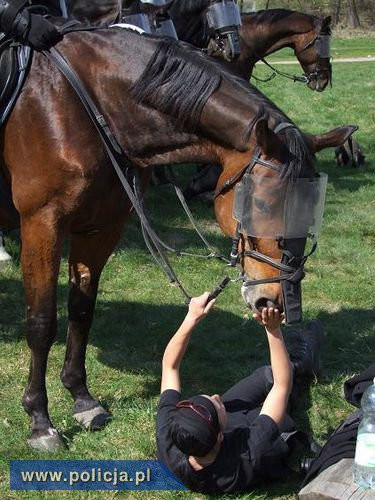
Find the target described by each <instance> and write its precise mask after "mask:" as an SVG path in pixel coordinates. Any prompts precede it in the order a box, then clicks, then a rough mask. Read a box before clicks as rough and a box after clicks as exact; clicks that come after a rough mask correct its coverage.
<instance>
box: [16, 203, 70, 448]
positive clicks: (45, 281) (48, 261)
mask: <svg viewBox="0 0 375 500" xmlns="http://www.w3.org/2000/svg"><path fill="white" fill-rule="evenodd" d="M21 234H22V252H21V262H22V271H23V280H24V287H25V297H26V339H27V343H28V346H29V348H30V350H31V363H30V371H29V381H28V385H27V388H26V390H25V393H24V396H23V398H22V405H23V407H24V409H25V411H26V412H27V413H28V414H29V415H30V416H31V420H32V432H31V438H30V439H29V440H28V444H29V445H30V446H31V447H32V448H36V449H39V450H44V451H56V450H57V449H59V448H62V447H64V443H63V441H62V439H61V437H60V436H59V434H58V433H57V431H56V430H55V429H54V427H53V425H52V423H51V421H50V418H49V415H48V398H47V390H46V380H45V379H46V368H47V359H48V354H49V350H50V347H51V345H52V343H53V340H54V338H55V335H56V288H57V278H58V273H59V265H60V258H61V249H62V241H63V235H62V232H61V231H59V229H58V224H57V221H56V219H55V218H54V217H49V214H46V213H44V214H43V216H42V217H41V216H39V217H38V216H32V217H28V218H27V219H23V220H21Z"/></svg>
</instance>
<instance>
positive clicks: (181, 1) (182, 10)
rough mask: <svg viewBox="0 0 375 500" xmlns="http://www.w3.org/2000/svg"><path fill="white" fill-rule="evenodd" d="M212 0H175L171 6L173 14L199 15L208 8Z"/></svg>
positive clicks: (170, 11)
mask: <svg viewBox="0 0 375 500" xmlns="http://www.w3.org/2000/svg"><path fill="white" fill-rule="evenodd" d="M209 4H210V0H174V1H173V2H172V5H171V6H170V8H169V13H170V15H171V16H172V18H173V17H174V16H184V15H198V14H200V13H201V12H202V11H203V10H205V9H207V7H208V6H209Z"/></svg>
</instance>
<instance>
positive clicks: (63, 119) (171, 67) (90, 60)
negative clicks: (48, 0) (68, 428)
mask: <svg viewBox="0 0 375 500" xmlns="http://www.w3.org/2000/svg"><path fill="white" fill-rule="evenodd" d="M134 47H137V50H136V53H135V51H134ZM58 50H59V51H61V53H62V54H63V56H64V58H65V59H66V60H67V61H69V62H70V64H71V65H72V66H73V68H74V69H75V71H76V72H77V73H78V74H79V75H80V78H81V79H82V81H83V83H84V85H85V87H86V88H87V90H88V92H89V93H90V94H91V96H92V97H93V99H94V100H95V101H96V102H97V103H98V105H99V107H100V109H101V112H102V113H103V115H104V116H105V118H106V121H107V122H108V124H109V125H110V127H111V129H112V131H113V133H114V136H115V137H116V139H117V141H118V143H119V144H121V146H122V148H123V150H124V151H125V153H126V161H125V163H124V165H123V169H124V172H125V173H127V174H130V173H131V172H134V173H135V174H137V175H138V176H139V177H140V181H141V183H142V186H143V187H145V185H146V181H147V177H148V174H147V170H148V168H149V167H154V166H157V165H166V164H186V163H207V164H212V163H217V164H220V165H222V167H223V172H222V174H221V176H220V179H219V182H218V188H219V189H220V192H219V193H218V196H217V198H216V202H215V212H216V218H217V221H218V223H219V225H220V227H221V228H222V230H223V232H224V233H225V234H226V235H228V236H233V234H234V231H235V226H236V222H235V220H234V219H233V218H232V206H233V197H234V194H233V190H234V186H235V184H236V182H233V179H234V181H236V180H239V179H240V178H241V176H242V174H243V173H244V171H245V169H246V168H247V166H248V165H249V162H255V163H254V165H253V166H254V173H255V174H257V175H259V176H265V177H267V176H270V175H271V176H276V178H277V176H279V177H280V179H281V178H283V179H288V178H290V179H294V178H299V177H309V178H310V177H314V176H315V171H314V152H315V151H318V150H319V149H321V148H323V147H326V146H327V144H328V143H330V142H331V141H332V140H337V136H340V137H341V138H342V137H343V136H347V135H348V134H350V130H349V129H344V130H340V131H333V132H331V133H330V134H325V135H321V136H314V135H305V134H303V133H302V132H301V131H300V130H299V129H298V128H297V127H296V126H295V125H294V124H293V123H292V122H291V121H290V119H289V118H288V117H287V116H286V115H285V114H284V113H282V112H281V111H280V110H279V109H278V108H277V107H276V106H274V105H273V104H272V103H271V102H270V101H269V100H268V99H267V98H266V97H264V96H263V95H262V94H261V93H260V92H259V91H258V90H256V89H255V88H254V87H251V86H249V85H248V84H247V82H244V81H243V80H241V79H239V78H236V77H235V76H234V75H232V74H230V73H229V72H228V71H225V70H223V69H222V68H221V66H219V65H218V63H217V62H216V61H215V60H213V59H212V58H207V57H205V56H204V54H202V53H201V52H200V51H198V50H196V49H194V48H188V47H186V45H184V44H180V43H176V42H174V41H170V40H166V39H160V38H155V37H152V36H147V35H139V34H136V33H134V32H133V31H131V30H124V29H120V28H111V29H102V30H95V31H86V32H72V33H68V34H66V35H65V36H64V39H63V41H62V42H60V43H59V45H58ZM51 82H53V85H52V84H51ZM285 122H287V124H288V127H287V128H284V129H283V130H282V131H281V132H280V133H278V134H276V133H275V132H274V131H273V129H274V128H275V127H276V126H278V124H281V123H285ZM73 129H74V134H73V133H72V130H73ZM1 133H2V141H1V147H2V150H1V157H2V161H1V163H0V165H1V169H2V170H3V171H4V173H5V176H6V178H7V179H9V185H10V189H11V193H12V199H13V202H14V207H15V209H16V210H17V212H18V214H19V219H20V227H21V239H22V251H21V265H22V273H23V282H24V289H25V300H26V338H27V343H28V346H29V348H30V351H31V363H30V372H29V381H28V385H27V388H26V390H25V393H24V396H23V399H22V403H23V406H24V409H25V411H26V412H27V413H28V414H29V415H30V417H31V421H32V430H31V438H30V439H29V444H30V446H32V447H34V448H37V449H41V450H48V451H52V450H56V449H58V448H59V447H61V446H63V441H62V438H61V437H60V435H59V433H58V432H57V430H56V429H55V428H54V426H53V424H52V422H51V420H50V417H49V413H48V398H47V390H46V385H45V376H46V367H47V360H48V354H49V351H50V348H51V346H52V344H53V341H54V338H55V335H56V323H57V317H56V301H57V298H56V291H57V280H58V274H59V267H60V260H61V254H62V249H63V242H64V240H65V239H67V238H69V239H70V251H69V281H70V290H69V299H68V332H67V349H66V356H65V361H64V365H63V368H62V372H61V380H62V383H63V384H64V386H65V387H66V388H67V389H68V390H69V391H70V393H71V395H72V397H73V400H74V409H73V413H74V416H75V418H76V419H77V421H78V422H80V423H82V424H83V425H84V426H86V427H87V428H91V429H95V428H100V427H102V426H103V425H104V424H105V422H106V421H107V419H108V416H109V415H108V413H107V411H106V410H105V409H104V408H103V407H102V406H101V405H100V403H99V402H98V401H97V400H96V399H95V398H94V397H93V396H92V395H91V394H90V392H89V389H88V387H87V384H86V370H85V353H86V346H87V343H88V335H89V330H90V326H91V323H92V320H93V315H94V309H95V302H96V296H97V291H98V283H99V278H100V275H101V272H102V269H103V267H104V266H105V264H106V262H107V260H108V258H109V256H110V255H111V253H112V251H113V249H114V247H115V245H116V244H117V242H118V240H119V237H120V234H121V232H122V229H123V227H124V224H125V222H126V220H127V219H128V217H129V215H130V213H131V204H130V202H129V199H128V198H127V196H126V195H125V194H124V191H123V189H122V187H121V185H120V182H119V180H118V178H117V177H116V175H115V173H114V171H113V169H112V166H111V164H110V162H109V160H108V157H107V154H106V151H105V148H104V146H103V144H102V143H101V141H100V139H99V137H98V134H97V132H96V130H95V128H94V126H93V124H92V122H91V121H90V119H89V117H88V115H87V113H86V112H85V110H84V108H83V106H82V104H81V102H80V101H79V99H78V98H77V96H76V94H75V92H74V91H73V90H72V88H71V86H70V85H69V83H68V82H67V80H66V79H65V78H64V76H63V75H62V74H61V73H60V72H59V70H58V69H57V67H56V66H55V65H54V64H53V63H52V62H51V61H50V60H49V59H47V58H46V57H45V55H44V54H41V53H35V54H34V58H33V63H32V66H31V69H30V72H29V75H28V78H27V80H26V82H25V85H24V88H23V91H22V93H21V94H20V97H19V99H18V101H17V103H16V105H15V107H14V109H13V111H12V113H11V115H10V117H9V119H8V121H7V123H6V125H5V126H4V128H3V130H2V132H1ZM30 144H32V145H33V147H30ZM265 162H268V164H270V165H271V167H272V168H267V167H265V166H264V163H265ZM26 170H27V178H28V182H27V183H25V181H24V179H25V175H26V174H25V172H26ZM277 171H279V172H277ZM231 179H232V181H231ZM228 182H229V184H228ZM98 200H100V203H98ZM4 215H6V214H4ZM2 217H3V214H2V211H1V210H0V218H1V219H0V228H1V227H3V226H4V225H5V224H7V223H8V221H7V220H5V217H4V219H3V218H2ZM239 248H240V250H241V251H245V250H246V251H248V250H251V249H256V250H257V252H262V254H264V255H266V256H268V257H270V258H272V259H275V262H276V261H278V260H280V257H281V249H280V246H279V244H278V242H277V241H272V240H269V239H262V238H255V239H252V238H246V237H245V236H243V235H242V236H241V238H240V241H239ZM241 266H242V269H243V272H244V273H245V274H246V276H247V277H248V278H252V279H254V278H255V279H257V278H267V277H270V276H274V274H275V271H274V268H273V267H272V265H270V264H269V262H268V263H267V262H264V261H263V262H262V261H259V260H257V259H254V258H252V257H250V256H249V255H248V254H243V256H242V258H241ZM244 298H245V301H246V303H247V305H248V306H249V307H251V308H252V309H254V310H255V309H257V308H258V307H259V308H261V305H262V304H263V303H264V302H265V301H266V302H267V303H273V304H275V306H277V307H280V308H281V309H282V292H281V286H280V283H274V282H272V283H264V284H262V285H259V286H254V287H252V288H249V289H248V290H247V291H246V293H244Z"/></svg>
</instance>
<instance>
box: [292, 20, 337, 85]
mask: <svg viewBox="0 0 375 500" xmlns="http://www.w3.org/2000/svg"><path fill="white" fill-rule="evenodd" d="M330 41H331V32H330V30H329V28H326V29H321V30H320V31H319V33H318V34H317V35H316V36H315V37H314V38H313V39H312V40H311V41H310V42H308V43H307V44H306V45H305V46H304V47H303V48H302V49H301V50H300V51H298V52H296V51H295V54H296V57H297V58H298V59H299V56H300V55H301V54H302V53H303V52H305V51H306V50H307V49H309V48H310V47H312V46H314V48H315V50H316V52H317V54H318V58H317V61H316V65H315V68H314V69H313V71H310V72H309V73H304V75H303V76H304V77H305V78H306V83H310V82H313V81H316V80H318V79H319V78H320V76H321V75H322V74H328V81H329V83H330V85H331V87H332V65H331V55H330Z"/></svg>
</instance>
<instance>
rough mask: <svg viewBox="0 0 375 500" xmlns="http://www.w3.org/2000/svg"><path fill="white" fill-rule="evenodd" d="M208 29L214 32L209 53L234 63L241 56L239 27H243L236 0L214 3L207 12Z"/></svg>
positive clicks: (220, 0) (221, 0)
mask: <svg viewBox="0 0 375 500" xmlns="http://www.w3.org/2000/svg"><path fill="white" fill-rule="evenodd" d="M206 18H207V23H208V27H209V29H210V30H212V31H214V33H215V38H214V40H211V42H210V44H209V47H208V53H209V54H210V55H221V56H222V57H223V58H224V59H225V60H226V61H229V62H230V61H233V60H234V59H236V58H237V57H238V56H239V55H240V39H239V34H238V27H239V26H241V15H240V9H239V7H238V5H237V4H236V3H235V1H234V0H219V1H214V2H212V3H211V5H210V6H209V7H208V9H207V11H206Z"/></svg>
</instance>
